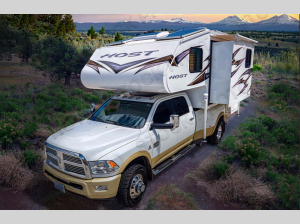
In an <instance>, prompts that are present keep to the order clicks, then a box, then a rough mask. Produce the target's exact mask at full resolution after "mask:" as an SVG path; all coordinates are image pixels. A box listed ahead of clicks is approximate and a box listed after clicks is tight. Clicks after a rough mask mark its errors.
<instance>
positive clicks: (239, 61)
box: [232, 58, 246, 67]
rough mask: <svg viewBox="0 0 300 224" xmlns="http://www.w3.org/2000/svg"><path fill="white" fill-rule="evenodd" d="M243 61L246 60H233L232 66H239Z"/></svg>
mask: <svg viewBox="0 0 300 224" xmlns="http://www.w3.org/2000/svg"><path fill="white" fill-rule="evenodd" d="M245 59H246V58H243V59H241V60H238V61H235V60H233V61H232V65H236V67H237V66H239V65H241V64H242V63H243V61H244V60H245Z"/></svg>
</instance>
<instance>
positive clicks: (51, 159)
mask: <svg viewBox="0 0 300 224" xmlns="http://www.w3.org/2000/svg"><path fill="white" fill-rule="evenodd" d="M47 160H49V161H50V162H51V163H53V164H54V165H55V166H58V161H57V159H54V158H53V157H51V156H50V155H47Z"/></svg>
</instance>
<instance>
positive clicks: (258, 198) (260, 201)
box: [208, 166, 274, 207]
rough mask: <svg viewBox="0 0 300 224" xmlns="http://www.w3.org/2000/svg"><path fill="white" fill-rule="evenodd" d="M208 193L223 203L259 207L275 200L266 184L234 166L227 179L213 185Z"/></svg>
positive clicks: (229, 170)
mask: <svg viewBox="0 0 300 224" xmlns="http://www.w3.org/2000/svg"><path fill="white" fill-rule="evenodd" d="M208 192H209V193H210V195H211V197H213V198H215V199H217V200H220V201H223V202H228V201H231V202H241V203H246V204H249V205H253V206H259V207H261V206H263V205H265V204H270V203H271V202H272V200H273V199H274V193H273V192H272V191H271V189H270V188H269V187H268V186H267V185H266V184H265V183H263V182H262V181H260V180H259V179H257V178H254V177H251V176H249V175H248V174H246V172H245V171H244V170H241V169H237V168H236V167H233V166H231V167H230V168H229V169H228V170H227V173H226V178H223V179H220V180H218V181H216V182H215V183H213V184H212V185H211V187H210V188H209V189H208Z"/></svg>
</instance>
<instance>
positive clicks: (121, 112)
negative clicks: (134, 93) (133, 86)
mask: <svg viewBox="0 0 300 224" xmlns="http://www.w3.org/2000/svg"><path fill="white" fill-rule="evenodd" d="M151 107H152V104H151V103H143V102H134V101H126V100H113V99H111V100H108V101H107V102H106V103H105V104H103V105H102V106H101V107H100V108H99V109H98V110H97V112H96V113H94V115H93V116H92V117H91V118H90V119H91V120H94V121H100V122H104V123H110V124H115V125H120V126H126V127H130V128H142V127H143V126H144V124H145V122H146V119H147V116H148V114H149V112H150V110H151Z"/></svg>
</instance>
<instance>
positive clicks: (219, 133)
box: [207, 120, 225, 145]
mask: <svg viewBox="0 0 300 224" xmlns="http://www.w3.org/2000/svg"><path fill="white" fill-rule="evenodd" d="M224 125H225V124H224V121H222V120H219V122H218V124H217V127H216V129H215V131H214V133H213V134H212V135H211V136H209V137H207V141H208V142H210V143H212V144H215V145H217V144H219V143H220V142H221V140H222V137H223V133H224Z"/></svg>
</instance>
